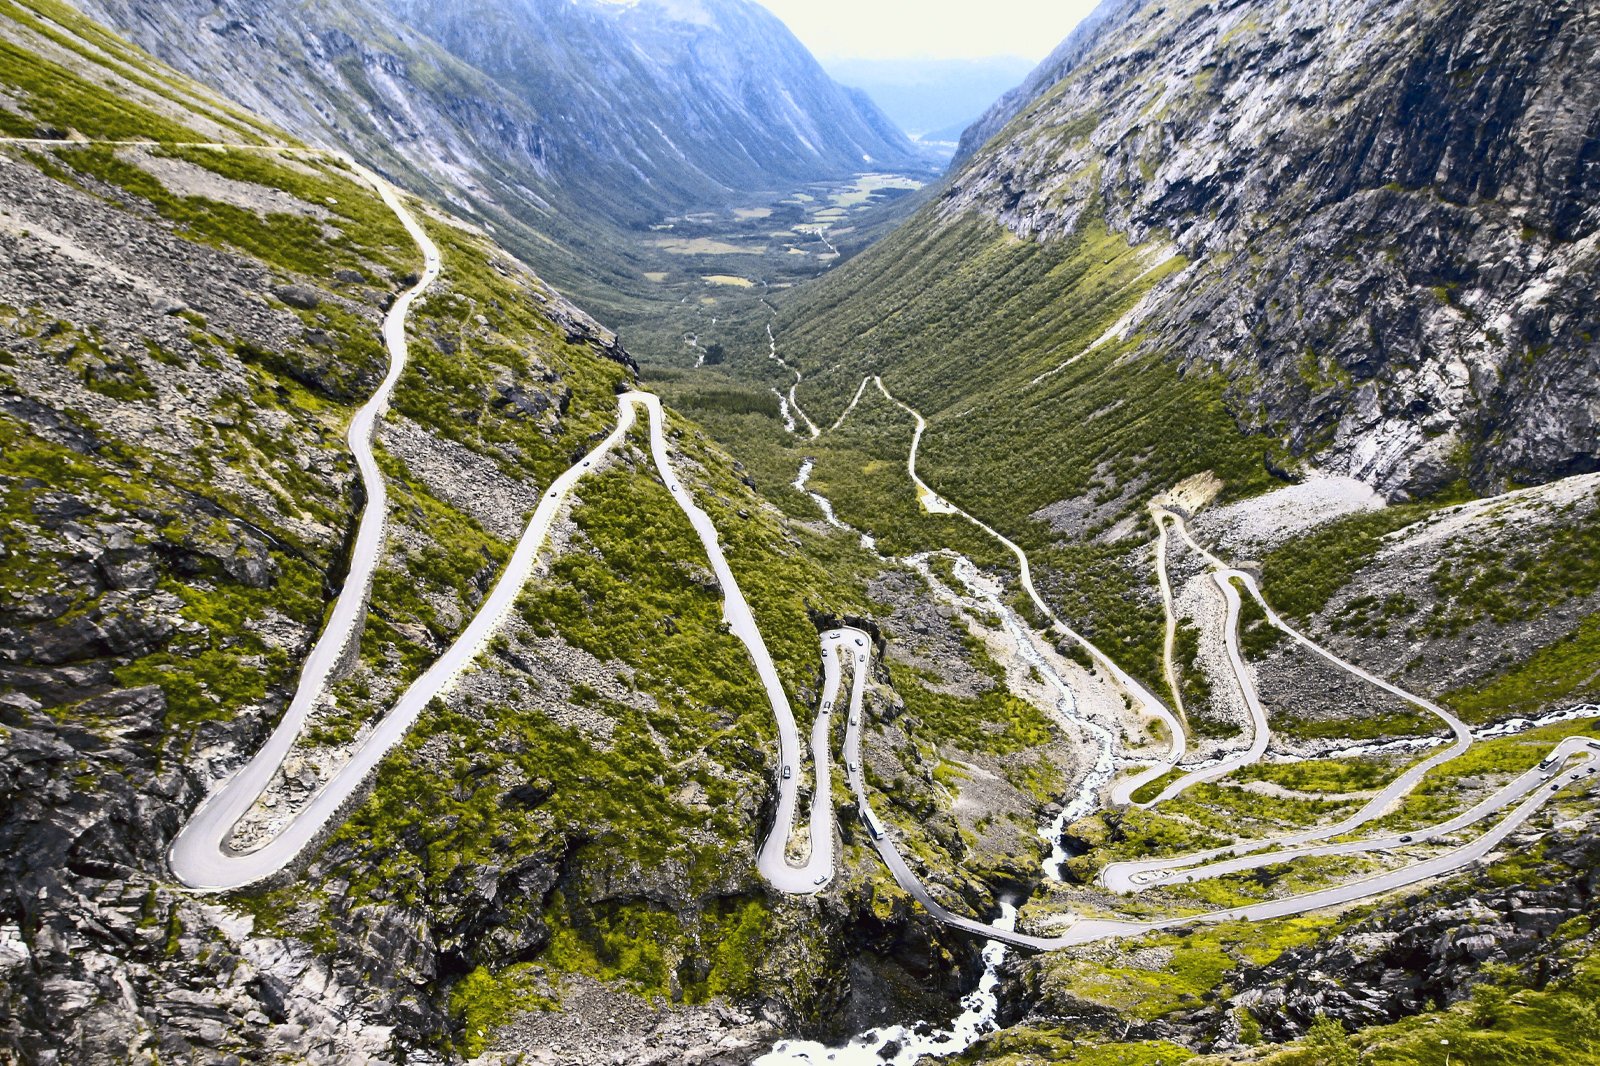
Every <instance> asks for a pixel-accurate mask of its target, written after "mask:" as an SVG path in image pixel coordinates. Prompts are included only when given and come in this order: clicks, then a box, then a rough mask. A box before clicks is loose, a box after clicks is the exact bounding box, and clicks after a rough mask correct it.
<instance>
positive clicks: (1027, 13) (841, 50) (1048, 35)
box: [759, 0, 1098, 61]
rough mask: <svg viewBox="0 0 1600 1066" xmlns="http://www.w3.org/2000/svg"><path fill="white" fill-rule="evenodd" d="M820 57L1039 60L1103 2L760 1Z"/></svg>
mask: <svg viewBox="0 0 1600 1066" xmlns="http://www.w3.org/2000/svg"><path fill="white" fill-rule="evenodd" d="M759 2H760V3H762V4H764V5H765V6H766V7H767V8H768V9H769V10H771V11H772V12H773V14H775V15H777V16H778V17H779V18H781V19H783V21H784V22H786V23H788V24H789V29H791V30H793V31H794V35H795V36H796V37H798V38H800V40H801V41H803V42H805V45H806V47H807V48H810V49H811V51H812V52H814V53H815V54H816V55H817V56H818V57H819V58H823V59H831V58H838V57H846V58H848V57H855V56H864V57H870V58H874V59H887V58H895V57H901V56H938V57H941V58H956V57H978V56H994V55H1019V56H1022V57H1024V58H1025V59H1031V60H1035V61H1037V60H1040V59H1043V58H1044V57H1045V56H1047V55H1049V54H1050V52H1051V50H1052V49H1054V48H1055V46H1056V45H1058V44H1060V43H1061V41H1062V39H1063V38H1065V37H1066V36H1067V34H1068V33H1070V32H1071V31H1072V27H1074V26H1076V25H1077V24H1078V20H1079V19H1081V18H1083V16H1085V15H1087V14H1088V13H1089V12H1090V11H1092V10H1094V7H1095V4H1096V3H1097V2H1098V0H759Z"/></svg>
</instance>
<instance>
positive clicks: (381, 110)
mask: <svg viewBox="0 0 1600 1066" xmlns="http://www.w3.org/2000/svg"><path fill="white" fill-rule="evenodd" d="M78 6H79V7H80V8H81V9H82V10H83V11H84V12H85V13H87V14H89V15H90V16H91V17H93V18H96V19H98V20H100V21H102V22H104V23H106V24H108V25H110V26H112V27H114V28H116V29H117V30H119V31H120V32H122V33H124V34H126V35H127V36H128V37H129V38H130V39H131V40H133V41H134V43H136V44H138V45H140V46H141V47H143V48H144V49H145V50H146V51H148V52H150V53H152V54H153V55H155V56H157V57H158V58H160V59H162V60H163V61H166V62H168V63H171V64H172V65H173V66H175V67H177V68H178V69H179V70H181V71H183V72H184V73H185V74H188V75H190V76H192V77H194V78H196V79H198V80H200V81H202V82H204V83H206V84H208V85H212V86H215V87H216V88H217V89H218V90H220V91H221V92H223V93H225V94H227V95H228V96H230V97H232V98H233V99H235V100H238V101H239V102H240V103H242V104H244V105H245V106H246V107H247V108H249V109H250V110H252V111H254V112H256V113H258V114H262V115H265V116H268V117H269V118H270V119H271V120H272V121H274V122H276V123H277V124H279V125H281V126H283V127H284V128H286V129H288V130H290V131H291V132H293V133H294V134H296V135H297V136H300V137H303V138H305V139H307V140H310V141H313V142H316V143H322V144H328V145H333V146H341V147H346V148H348V149H349V150H350V151H352V152H353V153H354V154H356V155H357V156H359V157H361V158H362V159H363V160H364V161H366V162H368V163H370V164H371V165H373V166H374V167H376V168H378V169H380V170H382V171H383V172H385V173H387V174H389V175H390V176H392V177H394V178H395V179H396V180H398V181H400V182H401V183H402V184H405V185H407V186H408V187H410V188H411V189H413V190H414V191H416V192H418V193H421V194H423V195H426V196H429V197H431V198H432V199H434V200H435V201H437V202H440V203H444V204H448V205H450V206H451V208H452V209H453V210H456V211H458V212H460V213H461V214H463V215H464V216H466V217H469V218H472V219H473V220H475V221H477V222H479V223H480V224H482V225H485V226H487V227H489V228H491V229H492V230H493V232H494V233H495V235H496V237H497V238H498V239H499V240H500V241H501V242H503V243H504V244H505V246H506V247H508V248H510V249H511V250H513V251H515V252H516V253H518V254H519V255H521V256H523V257H524V258H525V259H527V260H528V261H529V262H533V263H537V265H538V267H539V269H540V271H541V272H542V273H543V275H544V276H545V277H547V278H549V279H550V280H551V281H552V282H553V283H554V284H556V285H557V286H558V287H560V288H562V289H564V290H567V291H570V292H573V293H574V294H576V295H578V296H579V297H581V298H582V299H583V300H584V302H585V303H586V304H587V305H588V306H590V307H592V308H593V309H594V310H595V311H596V312H597V313H599V314H601V315H602V316H603V317H619V318H620V317H623V316H624V315H625V314H626V310H625V309H627V308H628V307H629V305H630V301H631V300H634V299H635V298H637V297H638V296H639V293H640V292H641V290H640V288H639V286H640V285H641V284H642V282H641V281H640V278H641V276H642V274H643V273H644V272H645V271H648V270H650V269H653V267H652V266H650V265H648V264H646V263H644V262H642V261H641V260H640V259H639V258H638V256H639V252H638V250H637V248H634V247H630V241H629V240H628V238H627V237H626V235H625V234H626V231H628V230H630V229H642V228H644V227H645V226H646V225H648V224H649V223H651V222H653V221H656V220H658V219H660V218H661V217H663V216H666V215H670V214H673V213H681V212H684V211H687V210H693V209H696V208H703V207H705V206H707V205H708V204H711V203H714V202H715V201H716V200H717V199H718V198H722V197H727V196H728V195H729V194H730V190H746V191H748V190H752V189H754V190H766V189H782V188H786V187H790V186H793V185H796V184H803V183H805V182H809V181H817V180H826V179H829V178H837V177H841V176H844V175H848V174H850V173H853V172H856V171H859V170H862V169H868V168H885V169H895V168H901V167H907V166H915V165H919V164H918V159H917V154H916V149H915V148H914V146H913V145H912V144H911V143H910V142H909V141H908V140H907V139H906V138H905V136H904V135H903V134H901V133H900V132H899V131H898V130H897V129H896V128H895V127H894V124H893V123H892V122H891V121H890V120H889V119H888V118H887V117H885V116H884V115H883V114H882V112H880V111H879V110H878V109H877V108H876V107H875V106H874V105H872V104H871V102H870V101H869V100H867V99H865V98H864V97H863V96H861V95H860V94H857V93H854V92H852V91H851V90H847V89H845V88H843V87H841V86H839V85H837V84H835V83H834V82H833V81H832V80H831V79H829V78H828V77H827V75H826V73H825V72H824V71H823V70H822V68H821V67H820V66H819V65H818V64H817V62H816V61H815V60H814V59H813V58H812V57H811V55H810V53H808V52H807V51H806V50H805V48H804V47H803V46H802V45H801V44H800V43H799V42H798V41H796V40H795V39H794V37H793V35H792V34H790V33H789V32H788V30H787V29H786V28H784V26H783V24H782V23H781V22H779V21H778V20H777V19H776V18H774V17H772V16H771V15H770V14H768V13H767V12H766V10H765V9H764V8H761V7H760V6H759V5H756V4H754V3H751V2H749V0H672V2H670V3H669V2H667V0H638V2H635V3H630V4H616V3H607V2H602V0H459V2H451V3H441V4H423V3H419V2H413V0H307V2H305V3H297V4H293V5H284V4H277V3H271V2H268V0H221V2H213V0H170V2H167V0H163V2H160V3H156V2H153V0H79V2H78ZM435 35H436V37H435Z"/></svg>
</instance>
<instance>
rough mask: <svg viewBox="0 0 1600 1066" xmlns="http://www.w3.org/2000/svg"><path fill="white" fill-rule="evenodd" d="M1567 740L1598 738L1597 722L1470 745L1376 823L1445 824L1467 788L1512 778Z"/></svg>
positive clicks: (1391, 826) (1561, 725)
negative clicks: (1583, 737)
mask: <svg viewBox="0 0 1600 1066" xmlns="http://www.w3.org/2000/svg"><path fill="white" fill-rule="evenodd" d="M1569 736H1590V737H1596V736H1600V720H1597V719H1584V720H1579V721H1575V722H1563V723H1559V724H1557V725H1549V726H1543V727H1541V728H1539V729H1534V730H1530V731H1529V732H1527V733H1522V734H1519V735H1517V736H1511V737H1498V738H1496V739H1493V740H1483V741H1479V742H1478V743H1476V744H1474V745H1473V746H1472V747H1471V748H1470V749H1469V750H1468V751H1467V753H1466V754H1465V755H1460V756H1458V757H1456V758H1454V759H1451V760H1450V761H1449V762H1446V763H1443V764H1441V765H1440V766H1437V767H1435V768H1434V769H1433V770H1430V771H1429V772H1428V774H1427V776H1426V777H1424V778H1423V779H1422V781H1421V782H1420V783H1419V784H1418V785H1417V787H1416V788H1415V789H1414V790H1413V791H1412V792H1411V793H1410V794H1409V795H1407V796H1406V798H1405V799H1403V800H1401V801H1400V804H1399V806H1397V807H1395V808H1394V809H1393V810H1392V811H1391V812H1390V813H1389V814H1388V815H1386V816H1385V817H1384V818H1383V820H1382V821H1381V822H1379V823H1378V824H1379V825H1380V826H1382V827H1384V828H1386V829H1412V828H1416V827H1418V826H1424V825H1431V824H1433V823H1435V822H1440V821H1444V820H1445V819H1447V818H1449V817H1451V816H1452V815H1454V814H1457V813H1459V812H1460V811H1461V810H1462V809H1463V808H1464V807H1465V806H1467V803H1466V802H1464V800H1465V799H1466V796H1467V794H1468V793H1467V786H1468V785H1469V784H1476V785H1477V786H1478V787H1479V788H1481V786H1482V783H1483V781H1485V780H1489V781H1493V782H1496V783H1499V782H1504V781H1508V780H1510V779H1511V778H1512V777H1515V776H1516V775H1518V774H1521V773H1525V772H1526V771H1528V770H1531V769H1532V768H1533V767H1534V766H1536V765H1537V764H1538V763H1539V760H1541V759H1543V758H1544V757H1545V756H1546V755H1548V754H1550V749H1551V748H1552V747H1553V746H1554V745H1555V744H1556V743H1557V742H1558V741H1560V740H1561V739H1562V738H1564V737H1569Z"/></svg>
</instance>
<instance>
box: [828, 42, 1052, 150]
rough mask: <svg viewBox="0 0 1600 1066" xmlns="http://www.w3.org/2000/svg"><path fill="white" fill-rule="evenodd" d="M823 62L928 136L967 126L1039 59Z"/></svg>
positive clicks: (896, 118)
mask: <svg viewBox="0 0 1600 1066" xmlns="http://www.w3.org/2000/svg"><path fill="white" fill-rule="evenodd" d="M823 65H824V66H826V67H827V69H828V73H829V74H831V75H832V76H833V77H834V78H835V79H837V80H838V81H839V82H841V83H843V84H845V85H851V86H855V87H856V88H858V89H861V90H862V91H863V92H865V93H866V94H867V95H868V96H870V97H871V98H872V99H873V101H874V102H876V103H877V104H878V105H879V106H880V107H882V108H883V110H884V112H885V113H886V114H887V115H888V116H889V117H890V118H891V119H893V120H894V121H895V123H896V124H897V125H898V126H899V127H900V128H901V129H902V130H905V131H906V132H907V133H910V134H912V135H914V136H916V137H919V138H921V139H923V140H937V139H939V137H938V135H939V134H940V133H942V132H943V131H946V130H949V129H951V128H952V127H955V128H957V129H958V131H959V130H960V129H965V128H966V127H967V126H968V125H969V124H971V123H972V122H973V121H974V120H975V119H976V118H978V117H979V116H980V115H982V114H983V113H984V112H985V111H986V110H987V109H988V108H989V107H990V106H991V105H992V104H993V103H994V102H995V101H996V100H998V99H999V98H1000V97H1001V96H1002V95H1004V94H1005V93H1006V92H1007V91H1008V90H1009V89H1011V88H1012V87H1014V86H1015V85H1016V84H1017V82H1018V81H1020V80H1021V79H1022V78H1023V76H1024V75H1026V74H1028V73H1029V72H1030V71H1032V70H1033V64H1031V63H1029V62H1028V61H1027V60H1025V59H1022V58H1020V57H1018V56H992V57H989V58H984V59H848V58H844V59H829V60H826V61H825V62H824V64H823ZM952 139H953V138H952Z"/></svg>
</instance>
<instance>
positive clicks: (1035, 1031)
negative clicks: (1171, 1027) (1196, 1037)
mask: <svg viewBox="0 0 1600 1066" xmlns="http://www.w3.org/2000/svg"><path fill="white" fill-rule="evenodd" d="M1193 1058H1194V1053H1193V1052H1192V1051H1189V1050H1188V1049H1187V1048H1183V1047H1179V1046H1178V1045H1177V1044H1169V1043H1167V1042H1166V1041H1155V1040H1151V1041H1145V1040H1141V1041H1137V1042H1134V1043H1098V1042H1096V1039H1095V1038H1093V1037H1089V1036H1085V1035H1082V1034H1079V1033H1076V1032H1072V1031H1068V1030H1059V1029H1039V1028H1034V1027H1018V1028H1012V1029H1002V1030H1001V1031H1000V1032H998V1033H995V1034H994V1035H993V1036H988V1037H985V1038H984V1039H983V1040H981V1041H979V1042H978V1043H977V1044H975V1045H974V1046H973V1047H972V1049H971V1050H969V1051H967V1052H966V1053H965V1054H963V1055H961V1056H959V1057H958V1058H955V1059H952V1060H950V1061H951V1062H952V1063H954V1064H958V1066H979V1064H982V1066H1034V1064H1036V1063H1040V1062H1053V1063H1054V1062H1062V1063H1067V1062H1070V1063H1076V1064H1078V1066H1182V1064H1183V1063H1186V1062H1189V1061H1191V1060H1192V1059H1193Z"/></svg>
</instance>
